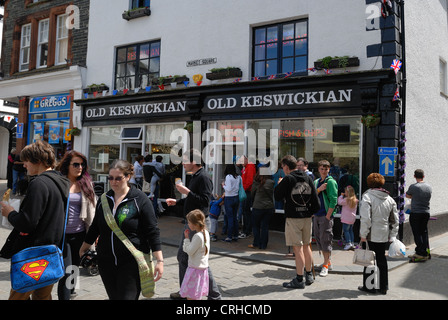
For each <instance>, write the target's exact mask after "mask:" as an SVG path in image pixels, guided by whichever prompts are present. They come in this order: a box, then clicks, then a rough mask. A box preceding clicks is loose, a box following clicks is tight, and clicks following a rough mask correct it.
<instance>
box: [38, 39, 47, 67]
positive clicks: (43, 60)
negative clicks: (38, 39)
mask: <svg viewBox="0 0 448 320" xmlns="http://www.w3.org/2000/svg"><path fill="white" fill-rule="evenodd" d="M38 50H39V52H38V56H39V61H38V66H46V65H47V56H48V43H44V44H41V45H39V49H38Z"/></svg>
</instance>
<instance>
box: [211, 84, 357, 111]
mask: <svg viewBox="0 0 448 320" xmlns="http://www.w3.org/2000/svg"><path fill="white" fill-rule="evenodd" d="M360 104H361V98H360V95H359V90H358V89H354V88H331V89H329V88H324V89H313V90H310V89H297V90H287V91H286V90H285V91H275V92H262V93H248V94H235V95H225V96H210V97H207V98H206V99H205V100H204V107H203V109H202V111H203V112H204V113H216V112H247V111H272V110H288V109H296V108H303V107H321V106H328V107H331V106H337V107H351V106H359V105H360Z"/></svg>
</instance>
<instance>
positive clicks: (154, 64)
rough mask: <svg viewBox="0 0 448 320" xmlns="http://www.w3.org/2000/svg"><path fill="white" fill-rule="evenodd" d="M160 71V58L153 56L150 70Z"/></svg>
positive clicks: (152, 71)
mask: <svg viewBox="0 0 448 320" xmlns="http://www.w3.org/2000/svg"><path fill="white" fill-rule="evenodd" d="M159 71H160V58H153V59H151V60H150V62H149V72H151V73H159Z"/></svg>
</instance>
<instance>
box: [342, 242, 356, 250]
mask: <svg viewBox="0 0 448 320" xmlns="http://www.w3.org/2000/svg"><path fill="white" fill-rule="evenodd" d="M353 248H354V246H353V243H351V242H349V243H347V244H346V245H345V247H344V250H346V251H347V250H350V249H353Z"/></svg>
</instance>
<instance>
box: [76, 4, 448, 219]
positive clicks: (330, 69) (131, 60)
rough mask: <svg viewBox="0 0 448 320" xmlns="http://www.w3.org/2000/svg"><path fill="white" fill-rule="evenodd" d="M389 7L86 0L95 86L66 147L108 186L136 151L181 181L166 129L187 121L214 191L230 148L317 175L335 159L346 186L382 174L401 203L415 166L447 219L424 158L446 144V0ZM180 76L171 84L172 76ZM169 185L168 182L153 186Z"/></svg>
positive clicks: (431, 158) (435, 209)
mask: <svg viewBox="0 0 448 320" xmlns="http://www.w3.org/2000/svg"><path fill="white" fill-rule="evenodd" d="M386 3H388V2H387V1H386ZM391 3H392V7H391V8H388V7H387V4H383V1H375V0H365V1H358V0H343V1H330V0H328V1H319V2H317V1H306V0H279V1H268V0H248V1H238V0H229V1H218V0H212V1H210V0H197V1H190V2H188V1H182V0H171V1H162V0H153V1H121V2H118V1H114V2H112V1H106V0H96V1H91V3H90V11H89V13H90V18H89V34H88V51H87V60H86V61H87V68H86V70H87V72H86V77H85V79H86V81H85V84H86V85H87V86H90V87H91V88H93V90H90V93H89V92H88V91H87V90H86V91H84V92H85V93H84V96H83V97H81V99H78V100H76V101H75V102H76V107H75V108H74V113H73V121H74V123H75V125H76V126H79V127H82V130H81V132H82V133H81V136H80V137H79V138H78V137H77V138H75V145H74V148H75V149H77V150H80V151H81V152H83V153H85V154H87V155H89V158H90V161H91V162H90V167H91V169H92V174H93V176H94V178H95V179H96V180H97V181H104V182H106V183H107V181H106V176H107V170H108V164H109V163H110V162H111V161H112V160H113V159H116V158H124V159H127V160H129V161H131V162H133V160H134V158H135V156H136V155H138V154H143V155H145V154H152V155H162V156H163V158H164V160H163V161H164V163H165V165H166V169H167V170H168V172H169V174H170V176H169V179H168V180H173V179H174V178H175V177H182V178H183V179H186V175H185V173H184V172H183V171H182V168H181V166H179V165H178V164H176V163H174V162H173V161H172V160H173V159H172V158H171V160H170V151H171V150H172V148H173V147H176V146H178V145H179V144H177V142H178V141H177V140H175V139H173V136H172V135H171V134H172V133H173V132H176V131H175V130H176V129H183V128H192V127H193V128H195V130H199V131H195V132H200V133H201V134H202V135H203V137H202V139H199V140H195V141H196V142H197V141H200V142H199V143H200V144H199V145H197V146H199V147H200V148H201V150H205V152H204V153H203V155H204V157H203V160H204V161H205V162H206V169H207V170H208V172H209V173H210V175H211V177H212V179H213V182H214V185H215V192H216V193H220V192H222V190H221V189H220V181H221V180H222V179H223V170H224V167H225V164H226V163H228V162H229V161H232V160H234V158H235V157H238V156H241V155H242V154H247V155H249V156H250V157H251V158H250V159H251V160H252V161H254V162H256V161H257V162H260V163H268V162H269V163H270V164H271V168H273V167H276V165H277V163H276V160H279V159H281V157H283V156H284V155H286V154H293V155H294V156H296V157H304V158H306V159H307V160H308V161H309V162H310V169H312V170H313V171H314V172H315V173H316V174H317V163H318V161H320V160H322V159H327V160H329V161H330V163H331V164H332V175H334V177H335V178H336V179H338V181H339V185H340V188H341V189H343V187H344V186H345V185H347V184H351V185H354V186H355V187H356V190H357V192H358V195H359V196H360V195H361V194H362V192H364V191H365V190H366V188H367V186H366V182H365V178H366V177H367V175H368V174H369V173H371V172H383V173H384V175H385V176H386V188H387V189H388V190H389V191H390V192H391V194H392V195H393V197H394V198H395V199H396V201H397V203H398V206H399V208H400V209H402V208H403V203H404V198H403V197H404V192H405V190H406V189H407V187H408V186H409V185H410V184H411V183H413V182H414V181H413V171H414V170H415V169H417V168H421V169H424V170H425V172H426V180H427V181H428V182H429V183H430V184H431V185H432V186H433V189H434V192H433V199H432V201H431V205H432V213H433V214H434V215H440V216H442V215H443V213H445V212H446V211H447V210H446V208H445V203H444V201H443V200H444V198H443V196H442V195H443V194H444V193H445V189H446V188H445V183H444V179H443V178H442V176H441V175H440V174H438V170H437V169H436V167H435V166H433V165H432V163H433V162H435V161H436V159H444V158H445V154H446V153H447V151H446V150H448V149H447V148H446V147H445V145H446V142H445V141H444V135H443V128H444V123H446V121H445V120H446V116H447V111H446V107H447V97H448V95H447V89H446V86H447V84H446V83H447V71H446V61H448V45H447V44H446V41H444V39H446V38H447V30H448V24H447V3H446V1H445V0H443V1H442V0H440V1H432V2H431V3H430V4H426V6H425V10H422V9H421V8H420V6H419V5H418V3H417V2H416V1H407V2H406V5H404V2H403V1H391ZM138 8H140V9H138ZM403 8H404V15H403ZM132 9H136V10H132ZM128 10H129V11H128ZM104 17H107V19H105V18H104ZM403 17H404V20H403ZM403 21H404V22H405V29H403V26H402V23H403ZM434 30H437V32H435V31H434ZM403 31H405V33H404V32H403ZM404 36H405V37H404ZM403 49H405V50H403ZM331 57H332V58H333V59H331ZM336 58H338V59H336ZM330 60H337V61H333V62H331V63H330ZM394 60H396V61H399V62H401V63H402V68H401V69H400V70H398V72H397V74H395V72H394V70H393V69H391V68H390V66H391V64H392V63H393V61H394ZM227 67H234V68H238V69H239V70H237V71H236V72H235V73H234V74H232V75H230V76H227V78H224V79H222V77H220V76H218V75H216V74H212V72H211V71H212V69H220V68H227ZM215 71H219V70H215ZM175 75H177V76H179V78H178V80H177V84H176V86H174V85H171V84H167V83H168V82H167V81H168V80H172V78H175ZM180 76H185V77H184V78H181V77H180ZM405 77H406V78H405ZM166 78H168V79H166ZM405 80H406V81H405ZM163 81H165V84H163V83H164V82H163ZM98 84H101V85H98ZM397 89H398V94H399V97H398V96H395V95H396V93H397ZM370 114H375V115H377V116H378V117H379V118H380V121H379V123H377V124H375V125H376V126H374V127H371V128H370V127H368V126H366V125H365V124H363V121H362V119H363V118H364V117H366V116H367V115H370ZM191 122H193V124H191ZM212 129H213V130H215V131H213V130H212ZM263 130H266V131H263ZM262 131H263V132H267V133H268V134H267V136H257V137H256V138H255V140H251V138H252V136H250V133H251V132H254V133H255V134H256V135H257V134H259V133H260V132H262ZM216 132H219V136H216ZM240 132H243V135H240ZM248 133H249V134H248ZM213 134H215V135H213ZM244 134H246V135H244ZM211 135H212V136H211ZM254 145H258V147H257V148H255V147H254ZM383 147H385V148H387V149H386V153H385V154H383V155H380V154H379V153H381V151H380V149H381V150H383V149H382V148H383ZM387 152H391V154H387ZM234 156H235V157H234ZM229 159H230V160H229ZM388 161H390V162H388ZM275 172H276V170H275ZM274 177H276V178H277V176H276V175H274ZM173 192H174V191H173V188H172V186H171V187H170V186H169V185H167V186H166V190H165V191H164V195H161V196H162V197H164V196H173V195H174V196H175V194H173ZM278 209H279V211H281V206H279V207H278ZM402 218H403V219H405V216H404V215H402ZM280 225H281V223H280Z"/></svg>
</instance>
